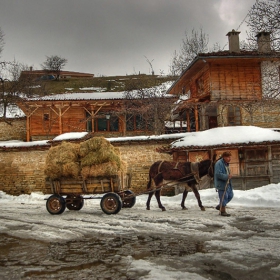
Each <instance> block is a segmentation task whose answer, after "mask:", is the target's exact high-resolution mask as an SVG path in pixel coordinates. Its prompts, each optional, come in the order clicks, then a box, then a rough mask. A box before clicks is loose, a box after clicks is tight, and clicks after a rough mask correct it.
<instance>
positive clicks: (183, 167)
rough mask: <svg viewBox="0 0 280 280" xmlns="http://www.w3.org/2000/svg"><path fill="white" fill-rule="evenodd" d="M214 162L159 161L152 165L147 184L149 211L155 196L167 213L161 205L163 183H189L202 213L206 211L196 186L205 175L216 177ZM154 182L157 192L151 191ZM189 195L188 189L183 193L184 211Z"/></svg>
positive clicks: (182, 203)
mask: <svg viewBox="0 0 280 280" xmlns="http://www.w3.org/2000/svg"><path fill="white" fill-rule="evenodd" d="M214 162H215V156H214V157H213V160H210V159H206V160H202V161H200V162H174V161H157V162H154V163H153V164H152V166H151V167H150V170H149V182H148V184H147V190H148V193H149V196H148V200H147V203H146V206H147V210H150V201H151V198H152V196H153V195H154V194H155V197H156V199H157V202H158V207H159V208H160V209H161V210H162V211H166V209H165V207H164V206H163V205H162V204H161V201H160V191H161V189H162V187H164V183H163V181H164V180H166V181H177V182H183V183H187V184H188V186H189V187H190V188H191V189H192V191H193V192H194V194H195V197H196V199H197V202H198V206H199V207H200V209H201V210H202V211H205V207H204V206H203V205H202V202H201V200H200V195H199V192H198V190H197V187H196V184H198V181H199V180H200V178H202V177H203V176H205V175H208V176H210V177H211V178H213V177H214ZM152 180H153V181H154V183H155V190H154V191H151V190H152V189H151V184H152ZM187 195H188V190H187V187H186V188H185V190H184V192H183V197H182V202H181V207H182V209H183V210H184V209H187V208H186V207H185V200H186V197H187Z"/></svg>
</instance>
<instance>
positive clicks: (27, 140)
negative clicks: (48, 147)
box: [26, 116, 30, 142]
mask: <svg viewBox="0 0 280 280" xmlns="http://www.w3.org/2000/svg"><path fill="white" fill-rule="evenodd" d="M29 141H30V116H26V142H29Z"/></svg>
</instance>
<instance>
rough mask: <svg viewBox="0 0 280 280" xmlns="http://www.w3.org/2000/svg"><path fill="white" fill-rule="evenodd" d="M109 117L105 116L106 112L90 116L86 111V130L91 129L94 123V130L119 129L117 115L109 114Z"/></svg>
mask: <svg viewBox="0 0 280 280" xmlns="http://www.w3.org/2000/svg"><path fill="white" fill-rule="evenodd" d="M108 116H110V118H109V119H108V118H106V114H104V115H103V113H102V115H96V116H93V117H92V116H91V115H90V114H89V113H88V112H87V111H86V119H87V122H86V129H87V131H89V132H91V131H93V127H92V125H93V124H94V131H100V132H101V131H119V118H118V117H117V116H112V115H109V114H108Z"/></svg>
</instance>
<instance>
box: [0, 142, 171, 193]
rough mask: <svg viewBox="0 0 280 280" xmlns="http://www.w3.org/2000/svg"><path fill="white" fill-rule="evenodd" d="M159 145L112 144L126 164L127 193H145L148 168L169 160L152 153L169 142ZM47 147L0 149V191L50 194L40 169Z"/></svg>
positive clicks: (169, 157)
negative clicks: (128, 189) (127, 174)
mask: <svg viewBox="0 0 280 280" xmlns="http://www.w3.org/2000/svg"><path fill="white" fill-rule="evenodd" d="M170 142H171V140H164V141H161V142H158V143H156V142H154V143H153V142H152V141H149V142H145V141H142V142H139V143H131V142H129V143H121V142H120V143H112V144H113V145H114V146H115V147H119V149H120V152H121V157H122V159H123V160H124V161H126V162H127V165H128V171H129V172H130V173H131V176H132V181H131V190H132V191H133V192H134V193H142V192H144V191H146V186H147V182H148V172H149V167H150V166H151V165H152V163H153V162H155V161H157V160H171V158H172V156H169V155H167V154H160V153H158V152H156V151H155V149H156V148H157V147H160V146H162V145H166V144H167V143H170ZM48 149H49V146H43V147H40V146H39V147H38V146H37V147H35V148H34V147H26V148H23V147H21V148H13V149H7V148H0V176H1V181H0V190H2V191H4V192H6V193H8V194H12V195H20V194H30V193H31V192H43V193H50V192H49V187H48V186H46V184H45V175H44V166H45V159H46V156H47V153H48Z"/></svg>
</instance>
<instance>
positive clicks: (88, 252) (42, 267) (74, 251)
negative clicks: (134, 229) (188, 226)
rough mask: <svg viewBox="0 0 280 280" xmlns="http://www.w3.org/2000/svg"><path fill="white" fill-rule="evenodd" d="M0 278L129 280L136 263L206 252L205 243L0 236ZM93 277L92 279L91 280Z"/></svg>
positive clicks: (178, 239)
mask: <svg viewBox="0 0 280 280" xmlns="http://www.w3.org/2000/svg"><path fill="white" fill-rule="evenodd" d="M0 251H1V255H0V278H1V279H46V278H62V279H63V278H65V277H67V279H72V278H77V277H79V279H88V278H91V279H130V278H129V275H128V269H129V267H130V261H128V258H127V257H128V256H132V258H133V259H135V260H140V259H148V258H154V257H157V258H158V257H159V258H160V257H161V256H162V257H166V256H175V257H176V256H178V257H180V256H185V255H190V254H195V253H197V252H205V248H204V243H203V242H199V241H194V240H186V239H183V238H181V237H175V236H172V237H170V236H151V235H147V236H143V235H139V236H136V235H135V236H132V237H130V236H129V237H127V236H118V237H110V236H102V237H96V238H86V239H83V240H74V241H69V242H42V241H38V240H30V239H19V238H16V237H11V236H8V235H6V234H0ZM93 277H94V278H93Z"/></svg>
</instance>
